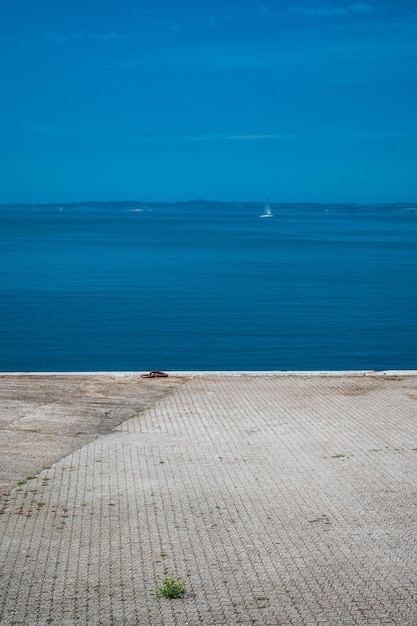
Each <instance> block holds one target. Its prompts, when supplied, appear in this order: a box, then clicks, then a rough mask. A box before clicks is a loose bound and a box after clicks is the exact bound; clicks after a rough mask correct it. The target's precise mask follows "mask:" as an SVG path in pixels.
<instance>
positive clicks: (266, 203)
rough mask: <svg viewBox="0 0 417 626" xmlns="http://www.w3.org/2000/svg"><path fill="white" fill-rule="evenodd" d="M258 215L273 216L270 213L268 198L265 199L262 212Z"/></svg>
mask: <svg viewBox="0 0 417 626" xmlns="http://www.w3.org/2000/svg"><path fill="white" fill-rule="evenodd" d="M259 217H274V216H273V215H272V213H271V205H270V204H269V199H268V198H267V199H266V200H265V206H264V212H263V213H261V215H260V216H259Z"/></svg>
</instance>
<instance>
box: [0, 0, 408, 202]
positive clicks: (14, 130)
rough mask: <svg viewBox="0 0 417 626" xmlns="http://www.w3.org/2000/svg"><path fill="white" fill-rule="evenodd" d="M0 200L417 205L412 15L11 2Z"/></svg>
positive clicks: (266, 3) (1, 92)
mask: <svg viewBox="0 0 417 626" xmlns="http://www.w3.org/2000/svg"><path fill="white" fill-rule="evenodd" d="M0 63H1V80H0V111H1V116H0V177H1V181H0V202H53V201H57V202H66V201H81V200H93V199H95V200H123V199H138V200H148V201H151V200H161V201H171V200H185V199H194V198H206V199H209V200H215V199H218V200H241V201H244V200H262V199H263V198H264V197H265V196H266V195H268V196H269V197H270V198H271V200H272V201H274V202H281V201H290V202H297V201H306V202H308V201H314V202H350V201H352V202H392V201H415V200H417V114H416V111H417V3H416V2H415V0H363V1H355V0H350V1H346V0H338V1H336V0H328V1H324V0H323V1H322V0H291V1H289V0H260V1H258V0H210V1H206V0H194V1H191V0H188V1H186V0H176V2H173V1H172V0H170V1H168V0H152V1H149V2H147V1H145V0H143V1H142V0H71V2H69V1H67V0H62V1H61V2H58V1H57V0H53V1H52V0H49V1H44V0H37V1H36V2H34V1H33V0H0Z"/></svg>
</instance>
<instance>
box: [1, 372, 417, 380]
mask: <svg viewBox="0 0 417 626" xmlns="http://www.w3.org/2000/svg"><path fill="white" fill-rule="evenodd" d="M165 371H166V373H167V374H169V376H172V377H174V376H178V377H179V376H189V377H197V376H417V370H288V371H287V370H259V371H258V370H236V371H231V370H225V371H222V370H219V371H217V370H205V371H203V370H201V371H199V370H193V371H169V370H165ZM143 373H146V372H144V371H126V372H112V371H108V372H107V371H98V372H0V378H1V377H6V376H113V377H114V378H128V377H134V376H140V375H141V374H143Z"/></svg>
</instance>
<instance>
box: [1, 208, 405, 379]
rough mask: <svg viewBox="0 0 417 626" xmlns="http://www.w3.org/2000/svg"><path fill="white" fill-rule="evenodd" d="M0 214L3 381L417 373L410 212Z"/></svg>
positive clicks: (140, 210) (252, 210)
mask: <svg viewBox="0 0 417 626" xmlns="http://www.w3.org/2000/svg"><path fill="white" fill-rule="evenodd" d="M272 211H273V213H274V217H273V218H272V219H260V218H259V214H260V213H261V212H262V204H261V203H259V204H256V203H247V204H245V203H215V202H213V203H206V202H190V203H175V204H172V205H167V204H165V205H164V204H161V205H159V204H143V203H142V204H141V203H122V202H121V203H113V204H111V203H106V204H98V203H97V204H94V203H85V204H74V205H62V207H59V206H58V205H50V206H38V205H36V206H21V205H19V206H2V207H0V252H1V264H0V371H3V372H5V371H10V372H12V371H39V372H42V371H63V372H64V371H123V370H129V371H131V370H138V371H147V370H151V369H158V370H168V371H169V370H176V371H179V370H352V369H376V370H383V369H416V368H417V306H416V305H417V208H416V207H415V206H414V207H413V206H411V205H383V206H365V205H318V204H314V205H308V204H302V205H290V204H272Z"/></svg>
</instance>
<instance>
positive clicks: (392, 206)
mask: <svg viewBox="0 0 417 626" xmlns="http://www.w3.org/2000/svg"><path fill="white" fill-rule="evenodd" d="M263 202H264V201H263V200H262V201H259V202H242V201H230V202H229V201H228V202H225V201H222V200H203V199H198V200H178V201H175V202H158V201H152V202H148V201H146V202H143V201H140V200H116V201H107V202H102V201H98V200H97V201H96V200H86V201H83V202H46V203H41V202H38V203H29V202H16V203H0V210H1V209H16V210H21V209H23V210H25V209H34V210H37V209H42V210H45V209H51V210H59V209H61V208H62V209H76V210H80V209H84V208H85V209H90V210H91V209H101V210H115V209H120V210H134V209H139V208H140V209H144V210H146V209H153V208H157V207H161V208H173V209H175V208H179V207H181V208H190V209H210V207H213V208H214V207H216V208H219V207H222V206H223V207H225V208H232V207H233V208H235V209H239V208H240V209H244V208H258V207H262V206H263ZM270 204H271V207H274V208H277V209H279V208H282V209H291V208H293V209H297V208H302V209H306V208H311V209H314V208H318V209H320V208H323V207H325V208H326V209H334V210H341V209H347V210H350V211H352V210H353V211H355V210H358V211H361V210H362V211H363V210H372V209H378V210H381V209H387V210H402V209H416V210H417V199H416V201H414V202H372V203H366V202H363V203H360V202H271V203H270Z"/></svg>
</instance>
